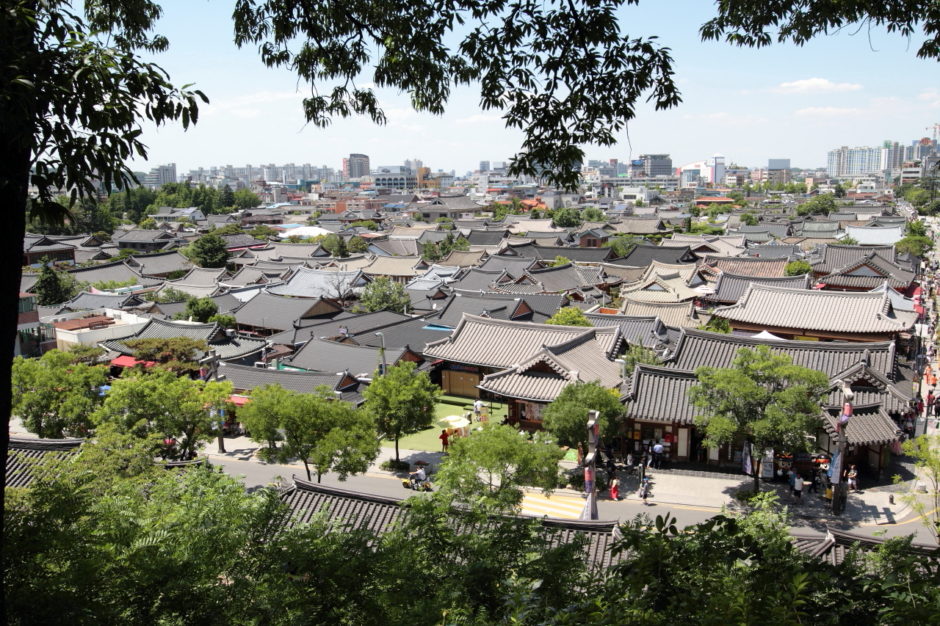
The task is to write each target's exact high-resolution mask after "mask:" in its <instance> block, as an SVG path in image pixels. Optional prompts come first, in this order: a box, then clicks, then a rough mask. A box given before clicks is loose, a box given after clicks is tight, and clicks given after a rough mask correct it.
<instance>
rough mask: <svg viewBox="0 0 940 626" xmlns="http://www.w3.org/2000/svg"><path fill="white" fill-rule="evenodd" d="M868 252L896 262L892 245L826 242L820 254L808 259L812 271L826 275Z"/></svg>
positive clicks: (866, 254)
mask: <svg viewBox="0 0 940 626" xmlns="http://www.w3.org/2000/svg"><path fill="white" fill-rule="evenodd" d="M869 254H876V255H878V256H880V257H881V258H882V259H884V260H885V261H887V262H888V263H895V264H897V259H896V257H895V253H894V247H893V246H842V245H834V244H827V245H824V246H822V247H821V248H820V256H819V257H818V258H811V259H808V260H809V261H810V264H811V265H812V266H813V273H815V274H817V275H826V274H831V273H832V272H835V271H837V270H839V269H841V268H843V267H846V266H847V265H850V264H852V263H855V262H856V261H859V260H860V259H863V258H865V257H866V256H868V255H869ZM907 269H912V268H907Z"/></svg>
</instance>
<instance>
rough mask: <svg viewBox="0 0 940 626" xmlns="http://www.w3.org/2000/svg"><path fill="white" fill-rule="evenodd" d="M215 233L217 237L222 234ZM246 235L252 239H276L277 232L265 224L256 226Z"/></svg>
mask: <svg viewBox="0 0 940 626" xmlns="http://www.w3.org/2000/svg"><path fill="white" fill-rule="evenodd" d="M240 230H241V228H239V231H240ZM216 233H217V234H219V235H221V234H222V233H219V232H218V231H216ZM248 234H249V235H251V236H252V237H254V238H255V239H274V238H276V237H277V235H278V231H277V230H275V229H273V228H271V227H270V226H268V225H267V224H258V225H257V226H255V227H254V228H252V229H251V230H249V231H248Z"/></svg>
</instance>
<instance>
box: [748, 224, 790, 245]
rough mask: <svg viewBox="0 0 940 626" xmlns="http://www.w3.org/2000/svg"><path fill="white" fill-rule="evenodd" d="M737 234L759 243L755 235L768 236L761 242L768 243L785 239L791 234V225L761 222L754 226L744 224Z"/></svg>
mask: <svg viewBox="0 0 940 626" xmlns="http://www.w3.org/2000/svg"><path fill="white" fill-rule="evenodd" d="M737 234H740V235H744V236H745V238H746V239H747V240H748V241H757V239H754V235H768V237H767V238H764V239H761V241H767V239H770V238H773V239H783V238H784V237H786V236H788V235H789V234H790V224H788V223H784V222H761V223H760V224H755V225H753V226H748V225H747V224H744V225H742V226H740V227H738V230H737Z"/></svg>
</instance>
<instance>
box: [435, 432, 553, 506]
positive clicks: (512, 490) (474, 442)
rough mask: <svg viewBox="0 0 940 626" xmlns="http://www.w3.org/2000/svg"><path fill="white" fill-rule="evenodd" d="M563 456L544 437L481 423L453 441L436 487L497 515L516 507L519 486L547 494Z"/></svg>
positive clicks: (519, 497)
mask: <svg viewBox="0 0 940 626" xmlns="http://www.w3.org/2000/svg"><path fill="white" fill-rule="evenodd" d="M563 456H564V452H563V451H562V450H561V448H559V447H558V445H557V444H555V442H554V441H553V440H552V439H551V438H550V437H548V436H546V434H545V433H536V434H535V435H534V436H530V435H528V434H526V433H524V432H521V431H518V430H516V429H515V428H513V427H512V426H504V425H501V424H493V423H487V424H484V425H483V427H482V428H481V429H478V430H474V431H473V432H472V433H471V434H470V436H469V437H460V438H458V439H455V440H454V442H453V444H451V446H450V447H449V448H448V451H447V456H446V457H445V459H444V462H443V464H442V465H441V470H440V472H439V473H438V475H437V483H438V485H440V487H441V488H442V489H444V490H446V491H447V492H450V493H452V494H454V495H455V496H456V498H457V499H458V500H460V501H462V502H467V503H471V502H472V503H474V504H476V505H478V506H483V507H485V508H490V509H496V510H500V511H514V510H516V509H517V508H518V507H519V505H520V504H521V503H522V496H523V491H522V488H521V487H522V486H530V487H540V488H541V489H542V490H543V492H544V493H551V492H552V491H553V490H554V489H555V488H557V487H558V482H559V475H560V470H559V467H558V462H559V461H560V460H561V459H562V457H563Z"/></svg>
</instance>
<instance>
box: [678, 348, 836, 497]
mask: <svg viewBox="0 0 940 626" xmlns="http://www.w3.org/2000/svg"><path fill="white" fill-rule="evenodd" d="M695 375H696V377H697V378H698V384H697V385H695V386H693V387H692V388H691V390H690V391H689V394H690V398H691V400H692V403H693V404H694V405H695V407H696V408H697V409H699V410H700V411H701V413H700V414H699V415H697V416H696V423H697V424H698V425H699V426H700V427H701V428H702V429H703V430H704V432H705V438H706V440H705V442H704V445H705V446H707V447H717V446H720V445H724V444H740V443H741V442H742V441H745V440H746V441H748V442H750V444H751V451H750V455H751V468H752V476H753V477H754V490H755V491H757V490H758V489H759V486H760V483H759V477H760V467H759V460H760V459H761V458H762V457H763V452H764V450H767V449H770V448H773V449H775V450H782V451H787V452H801V451H804V450H806V449H807V447H808V445H809V443H808V442H809V441H810V439H808V437H812V435H814V434H815V432H816V431H817V429H818V428H819V419H820V411H821V408H820V400H821V398H822V395H823V393H824V392H825V390H826V388H827V387H828V385H829V381H828V379H827V378H826V375H825V374H823V373H822V372H818V371H816V370H811V369H808V368H805V367H801V366H799V365H794V364H793V363H792V361H791V359H790V357H789V356H786V355H781V354H775V353H773V352H772V351H771V350H770V348H768V347H767V346H758V347H757V348H756V349H755V350H751V349H749V348H741V349H740V350H739V351H738V355H737V356H736V357H735V359H734V362H733V363H732V366H731V367H729V368H713V367H700V368H698V369H697V370H696V371H695Z"/></svg>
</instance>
